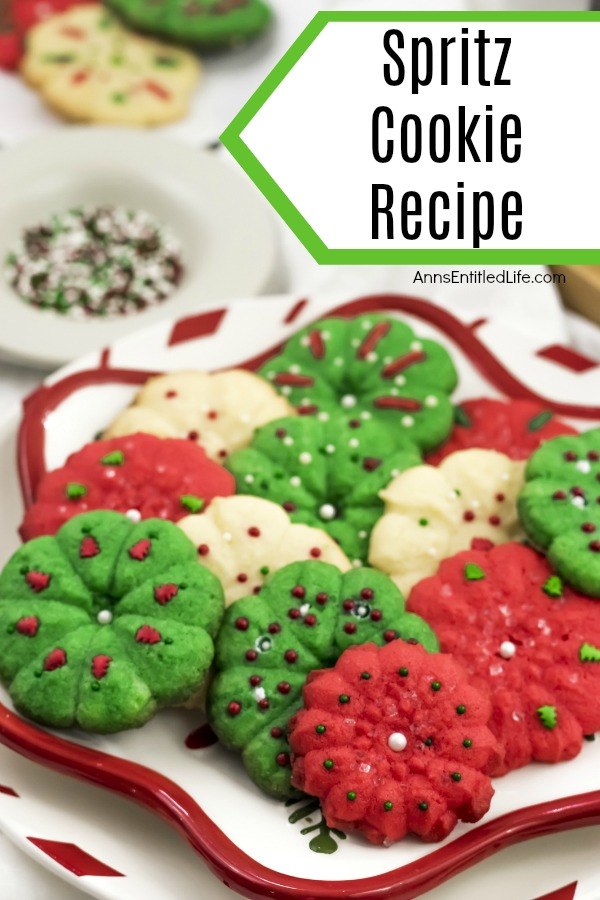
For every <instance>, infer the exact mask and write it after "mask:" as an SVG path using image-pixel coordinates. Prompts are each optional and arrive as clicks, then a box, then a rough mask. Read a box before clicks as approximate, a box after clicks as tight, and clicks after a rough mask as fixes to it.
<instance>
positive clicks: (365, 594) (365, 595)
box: [360, 587, 375, 600]
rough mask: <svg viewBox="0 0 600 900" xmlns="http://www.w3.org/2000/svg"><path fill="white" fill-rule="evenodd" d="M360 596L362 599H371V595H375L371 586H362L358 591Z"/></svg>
mask: <svg viewBox="0 0 600 900" xmlns="http://www.w3.org/2000/svg"><path fill="white" fill-rule="evenodd" d="M360 596H361V598H362V599H363V600H372V599H373V597H374V596H375V592H374V591H373V589H372V588H368V587H367V588H363V589H362V591H361V592H360Z"/></svg>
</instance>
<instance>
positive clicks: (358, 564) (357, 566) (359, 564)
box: [352, 559, 362, 569]
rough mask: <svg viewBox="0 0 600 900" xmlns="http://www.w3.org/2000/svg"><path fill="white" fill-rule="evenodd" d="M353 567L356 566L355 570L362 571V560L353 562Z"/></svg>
mask: <svg viewBox="0 0 600 900" xmlns="http://www.w3.org/2000/svg"><path fill="white" fill-rule="evenodd" d="M352 565H353V566H354V568H355V569H360V567H361V566H362V560H360V559H353V560H352Z"/></svg>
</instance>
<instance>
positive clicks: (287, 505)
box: [283, 500, 296, 513]
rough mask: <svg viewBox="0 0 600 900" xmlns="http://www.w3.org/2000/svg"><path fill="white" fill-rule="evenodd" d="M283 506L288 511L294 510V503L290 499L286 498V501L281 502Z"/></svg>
mask: <svg viewBox="0 0 600 900" xmlns="http://www.w3.org/2000/svg"><path fill="white" fill-rule="evenodd" d="M283 508H284V509H285V511H286V512H288V513H293V512H296V504H295V503H292V501H291V500H286V502H285V503H284V504H283Z"/></svg>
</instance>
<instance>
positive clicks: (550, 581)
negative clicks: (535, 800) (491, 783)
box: [407, 544, 600, 775]
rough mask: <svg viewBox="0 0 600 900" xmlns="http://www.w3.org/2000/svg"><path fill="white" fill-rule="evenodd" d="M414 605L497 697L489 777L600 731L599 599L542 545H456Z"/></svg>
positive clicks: (417, 591) (549, 758)
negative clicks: (551, 560)
mask: <svg viewBox="0 0 600 900" xmlns="http://www.w3.org/2000/svg"><path fill="white" fill-rule="evenodd" d="M407 607H408V609H410V610H411V611H412V612H416V613H418V614H419V615H420V616H423V617H424V618H425V619H426V620H427V621H428V622H429V624H430V625H431V627H432V628H433V629H435V631H436V633H437V635H438V637H439V640H440V646H441V648H442V650H444V651H445V652H446V653H452V654H453V656H454V657H455V658H456V659H457V660H458V661H459V662H460V663H462V665H464V667H465V668H466V669H467V671H468V672H469V674H470V676H471V677H470V683H471V684H472V685H474V686H475V687H476V688H479V689H480V690H483V691H487V692H488V694H489V695H490V696H491V700H492V706H493V711H492V717H491V719H490V722H489V726H490V728H491V730H492V731H493V732H494V734H495V735H496V737H497V738H498V742H499V745H500V750H501V754H502V755H501V759H500V761H499V762H496V764H493V763H492V764H491V765H490V766H488V768H487V771H488V772H489V774H490V775H503V774H505V773H506V772H508V771H510V770H511V769H517V768H519V767H520V766H524V765H526V764H527V763H530V762H532V761H534V760H537V761H539V762H548V763H551V762H560V761H561V760H565V759H571V758H572V757H574V756H577V754H578V753H579V751H580V749H581V746H582V741H583V737H584V735H591V734H593V733H594V732H595V731H598V730H600V606H599V604H598V603H597V602H594V601H592V600H590V599H588V598H587V597H584V596H583V595H581V594H577V593H576V592H575V591H573V590H571V589H570V588H568V587H567V586H565V585H563V583H562V581H561V579H560V578H559V577H558V576H557V575H556V574H554V572H553V571H552V569H551V568H550V566H549V565H548V563H547V562H546V560H545V559H544V557H543V556H540V555H539V554H538V553H536V552H535V551H534V550H531V549H529V548H528V547H524V546H522V545H520V544H503V545H502V546H499V547H495V548H493V549H492V550H487V551H484V550H479V551H476V550H470V551H466V552H464V553H458V554H457V555H456V556H454V557H452V558H451V559H447V560H445V561H444V562H442V564H441V566H440V568H439V570H438V573H437V574H436V575H435V576H434V577H432V578H427V579H425V580H424V581H421V582H420V583H419V584H418V585H417V586H416V587H415V588H413V590H412V592H411V595H410V597H409V600H408V604H407Z"/></svg>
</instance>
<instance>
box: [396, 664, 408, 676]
mask: <svg viewBox="0 0 600 900" xmlns="http://www.w3.org/2000/svg"><path fill="white" fill-rule="evenodd" d="M398 675H401V676H402V678H406V676H407V675H408V669H407V668H406V666H402V668H401V669H398Z"/></svg>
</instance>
